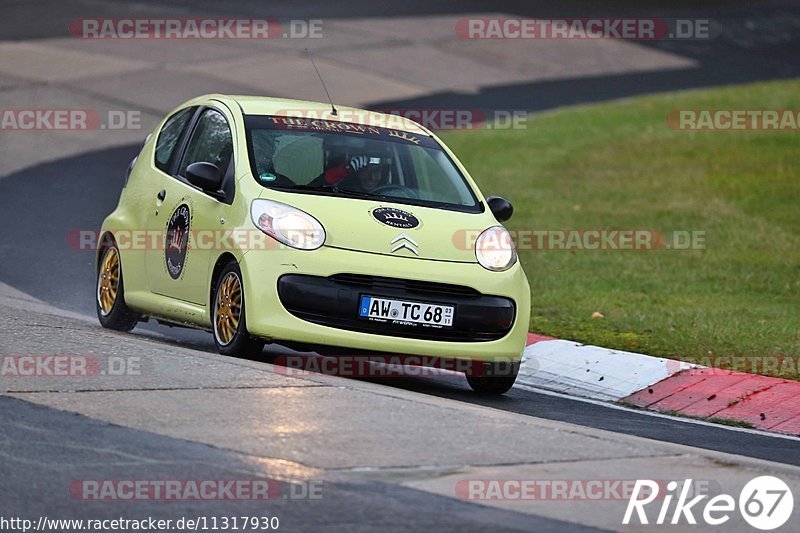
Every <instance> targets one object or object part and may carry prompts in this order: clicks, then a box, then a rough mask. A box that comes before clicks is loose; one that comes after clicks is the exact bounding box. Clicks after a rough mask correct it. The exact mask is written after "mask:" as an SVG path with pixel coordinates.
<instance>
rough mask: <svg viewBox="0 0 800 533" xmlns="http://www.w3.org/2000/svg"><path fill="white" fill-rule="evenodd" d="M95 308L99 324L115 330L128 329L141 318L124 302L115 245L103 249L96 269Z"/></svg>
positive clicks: (120, 272) (120, 266)
mask: <svg viewBox="0 0 800 533" xmlns="http://www.w3.org/2000/svg"><path fill="white" fill-rule="evenodd" d="M95 309H96V310H97V318H98V320H100V325H101V326H103V327H104V328H108V329H113V330H116V331H130V330H132V329H133V327H134V326H135V325H136V323H137V322H138V321H139V319H140V318H141V315H140V314H139V313H136V312H134V311H132V310H131V309H130V308H129V307H128V306H127V305H126V304H125V287H124V284H123V282H122V263H121V261H120V255H119V250H118V249H117V247H116V245H113V244H112V245H111V246H109V247H108V248H106V249H105V250H104V251H103V255H102V257H101V259H100V267H99V268H98V269H97V290H96V291H95Z"/></svg>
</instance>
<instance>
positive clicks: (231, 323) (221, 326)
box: [211, 261, 264, 357]
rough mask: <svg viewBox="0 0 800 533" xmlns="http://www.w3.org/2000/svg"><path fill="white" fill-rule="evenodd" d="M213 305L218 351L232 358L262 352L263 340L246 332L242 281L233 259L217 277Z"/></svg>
mask: <svg viewBox="0 0 800 533" xmlns="http://www.w3.org/2000/svg"><path fill="white" fill-rule="evenodd" d="M212 305H213V308H212V309H213V311H212V317H211V319H212V327H213V331H214V343H215V344H216V345H217V351H219V353H221V354H222V355H232V356H234V357H244V356H253V355H257V354H259V353H261V350H263V349H264V341H263V340H260V339H257V338H254V337H252V336H251V335H250V333H248V332H247V323H246V321H245V311H244V310H245V308H244V305H245V302H244V284H243V282H242V273H241V271H240V270H239V265H237V264H236V263H235V262H233V261H232V262H230V263H228V264H227V265H226V266H225V268H223V269H222V272H220V274H219V276H218V277H217V280H216V284H215V287H214V300H213V304H212Z"/></svg>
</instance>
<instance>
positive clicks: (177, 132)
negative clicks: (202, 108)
mask: <svg viewBox="0 0 800 533" xmlns="http://www.w3.org/2000/svg"><path fill="white" fill-rule="evenodd" d="M195 109H196V108H194V107H189V108H187V109H182V110H180V111H178V112H177V113H175V114H174V115H172V116H171V117H169V119H168V120H167V121H166V122H165V123H164V127H163V128H161V131H160V132H159V134H158V139H157V140H156V161H155V163H156V167H157V168H159V169H161V170H163V171H164V172H168V169H169V159H170V157H172V152H174V151H175V146H176V145H177V144H178V139H180V138H181V134H182V133H183V128H185V127H186V123H187V122H189V119H190V118H192V115H193V114H194V111H195Z"/></svg>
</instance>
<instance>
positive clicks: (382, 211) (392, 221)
mask: <svg viewBox="0 0 800 533" xmlns="http://www.w3.org/2000/svg"><path fill="white" fill-rule="evenodd" d="M372 216H373V217H375V220H377V221H378V222H381V223H382V224H386V225H387V226H391V227H393V228H400V229H411V228H416V227H417V226H419V219H417V217H415V216H414V215H412V214H411V213H409V212H408V211H403V210H402V209H395V208H394V207H378V208H376V209H373V210H372Z"/></svg>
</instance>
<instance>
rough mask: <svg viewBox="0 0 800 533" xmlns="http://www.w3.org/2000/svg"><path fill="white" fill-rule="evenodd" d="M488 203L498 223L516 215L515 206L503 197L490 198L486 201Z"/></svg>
mask: <svg viewBox="0 0 800 533" xmlns="http://www.w3.org/2000/svg"><path fill="white" fill-rule="evenodd" d="M486 203H487V204H488V205H489V210H490V211H491V212H492V214H493V215H494V218H496V219H497V221H498V222H505V221H506V220H508V219H509V218H511V215H513V214H514V206H513V205H511V202H509V201H508V200H506V199H505V198H503V197H502V196H490V197H488V198H487V199H486Z"/></svg>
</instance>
